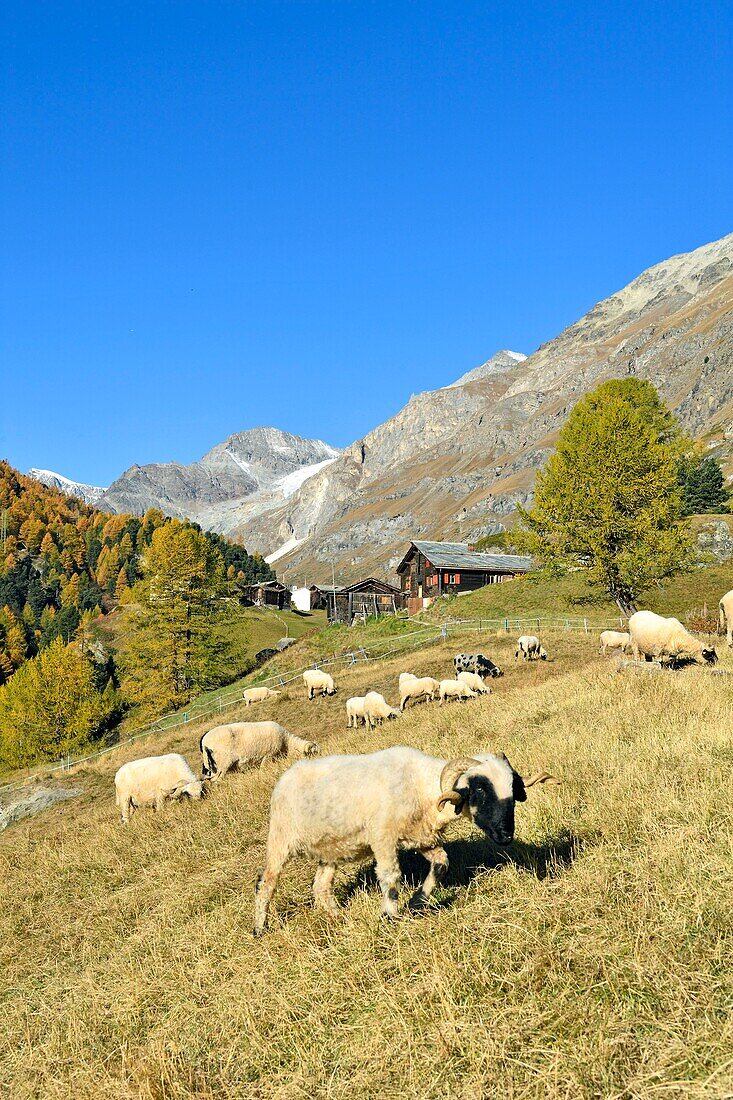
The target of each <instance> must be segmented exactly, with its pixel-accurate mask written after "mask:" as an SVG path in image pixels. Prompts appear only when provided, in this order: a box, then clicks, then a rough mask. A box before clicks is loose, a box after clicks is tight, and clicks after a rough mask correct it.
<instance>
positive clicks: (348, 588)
mask: <svg viewBox="0 0 733 1100" xmlns="http://www.w3.org/2000/svg"><path fill="white" fill-rule="evenodd" d="M404 606H405V600H404V596H403V595H402V592H401V591H400V589H399V588H395V586H394V585H393V584H388V583H387V581H380V580H377V578H376V577H367V578H366V579H365V580H363V581H356V582H355V583H354V584H347V585H336V586H335V587H334V585H331V584H322V585H315V584H314V585H312V586H311V609H315V608H321V607H322V608H325V609H326V611H327V612H328V621H329V622H330V623H349V624H351V623H352V622H353V621H354V619H356V618H362V617H367V616H369V615H394V613H395V612H396V611H399V610H400V609H401V608H403V607H404Z"/></svg>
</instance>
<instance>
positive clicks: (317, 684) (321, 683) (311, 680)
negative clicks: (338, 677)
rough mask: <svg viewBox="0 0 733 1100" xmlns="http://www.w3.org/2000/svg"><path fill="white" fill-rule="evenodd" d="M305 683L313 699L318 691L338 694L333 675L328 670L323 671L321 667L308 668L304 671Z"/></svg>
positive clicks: (322, 693)
mask: <svg viewBox="0 0 733 1100" xmlns="http://www.w3.org/2000/svg"><path fill="white" fill-rule="evenodd" d="M303 683H304V684H305V687H306V691H307V692H308V698H309V699H313V698H314V696H315V695H316V693H318V694H319V695H335V694H336V688H335V686H334V682H333V676H329V674H328V673H327V672H322V671H321V670H320V668H309V669H307V671H306V672H304V673H303Z"/></svg>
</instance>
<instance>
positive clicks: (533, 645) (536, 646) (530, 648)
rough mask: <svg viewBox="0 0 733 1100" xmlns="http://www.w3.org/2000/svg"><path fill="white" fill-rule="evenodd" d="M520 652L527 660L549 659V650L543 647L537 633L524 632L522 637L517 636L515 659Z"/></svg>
mask: <svg viewBox="0 0 733 1100" xmlns="http://www.w3.org/2000/svg"><path fill="white" fill-rule="evenodd" d="M520 653H521V654H522V657H523V659H524V660H525V661H536V660H541V661H546V660H547V652H546V651H545V650H544V649H543V648H542V646H541V644H540V640H539V638H538V637H537V635H536V634H522V636H521V638H517V648H516V652H515V653H514V660H515V661H516V659H517V657H518V656H519V654H520Z"/></svg>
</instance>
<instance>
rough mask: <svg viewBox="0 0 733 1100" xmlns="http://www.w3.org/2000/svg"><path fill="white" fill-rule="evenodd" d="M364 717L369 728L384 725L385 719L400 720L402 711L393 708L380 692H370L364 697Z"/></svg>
mask: <svg viewBox="0 0 733 1100" xmlns="http://www.w3.org/2000/svg"><path fill="white" fill-rule="evenodd" d="M364 716H365V718H366V720H367V722H368V724H369V728H370V729H373V728H374V726H376V725H380V726H381V724H382V722H383V721H384V719H385V718H399V716H400V711H398V710H396V709H395V708H394V707H391V706H390V705H389V703H388V702H387V700H386V699H385V698H384V696H383V695H380V694H379V692H378V691H368V692H367V693H366V695H365V697H364Z"/></svg>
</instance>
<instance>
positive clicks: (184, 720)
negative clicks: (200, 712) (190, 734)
mask: <svg viewBox="0 0 733 1100" xmlns="http://www.w3.org/2000/svg"><path fill="white" fill-rule="evenodd" d="M187 721H188V711H187V710H184V712H183V722H184V724H185V723H186V722H187Z"/></svg>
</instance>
